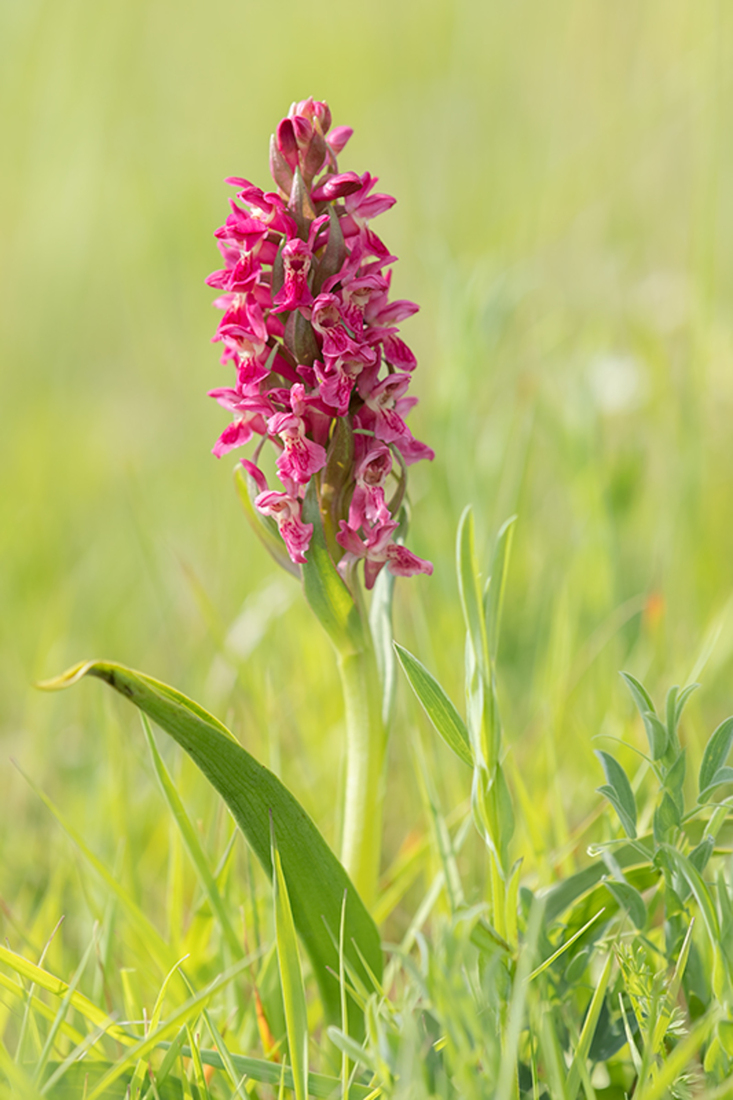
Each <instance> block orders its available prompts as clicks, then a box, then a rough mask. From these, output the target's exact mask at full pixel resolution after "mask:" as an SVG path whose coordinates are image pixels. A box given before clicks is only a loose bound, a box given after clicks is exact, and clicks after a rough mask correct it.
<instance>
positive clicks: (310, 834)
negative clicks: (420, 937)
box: [39, 661, 382, 1021]
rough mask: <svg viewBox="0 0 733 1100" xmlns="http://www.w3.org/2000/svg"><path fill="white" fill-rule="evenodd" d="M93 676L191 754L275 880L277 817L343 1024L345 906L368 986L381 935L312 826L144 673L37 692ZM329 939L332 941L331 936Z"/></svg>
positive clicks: (208, 721) (274, 784) (116, 669)
mask: <svg viewBox="0 0 733 1100" xmlns="http://www.w3.org/2000/svg"><path fill="white" fill-rule="evenodd" d="M87 675H89V676H96V677H97V678H98V679H100V680H104V681H105V682H106V683H108V684H109V685H110V686H111V687H113V688H115V690H116V691H119V692H120V694H121V695H124V696H125V697H126V698H128V699H129V700H130V701H131V702H132V703H134V704H135V706H137V707H139V708H140V710H142V711H144V712H145V714H147V715H148V717H149V718H152V719H153V721H154V722H156V723H157V724H158V725H159V726H160V727H161V728H162V729H164V730H165V732H166V733H168V734H170V736H171V737H173V739H174V740H175V741H177V742H178V744H179V745H180V746H181V747H182V748H183V749H185V750H186V752H187V753H188V754H189V756H190V757H191V758H192V759H193V760H194V762H195V763H196V764H197V765H198V766H199V768H200V769H201V771H202V772H203V773H204V775H205V776H206V778H207V779H208V780H209V782H210V783H211V784H212V786H214V787H215V788H216V790H217V791H218V792H219V794H220V795H221V796H222V797H223V798H224V800H225V801H226V803H227V805H228V806H229V809H230V810H231V812H232V814H233V815H234V818H235V820H236V821H237V824H238V825H239V827H240V828H241V830H242V832H243V833H244V834H245V836H246V837H247V840H248V841H249V843H250V845H251V846H252V849H253V851H254V853H255V855H256V856H257V858H258V859H259V861H260V863H261V864H262V866H263V868H264V869H265V872H266V873H267V875H268V877H270V876H271V875H272V872H273V868H272V859H271V854H270V822H269V814H270V812H272V816H273V819H274V821H275V826H276V828H277V831H278V847H279V851H280V857H281V859H282V869H283V874H284V876H285V881H286V882H287V887H288V893H289V895H290V899H291V902H292V906H293V915H294V920H295V924H296V927H297V929H298V932H299V934H300V936H301V938H302V940H303V943H304V945H305V948H306V950H307V951H308V954H309V956H310V959H311V962H312V965H313V971H314V974H315V977H316V980H317V982H318V985H319V989H320V992H321V997H322V999H323V1005H324V1009H325V1012H326V1015H327V1017H328V1018H329V1019H333V1020H337V1021H338V1020H339V1019H340V1001H339V985H338V981H337V979H336V978H335V977H334V976H333V975H332V974H331V973H330V972H329V969H328V968H329V967H330V968H331V970H333V971H335V972H338V961H339V960H338V950H337V949H336V947H335V946H334V942H333V940H332V938H331V936H332V935H335V934H336V932H337V930H338V927H339V921H340V919H341V906H342V902H343V896H344V891H347V905H346V945H347V946H346V956H347V959H348V961H349V963H350V964H351V966H353V967H354V969H355V970H356V971H357V973H358V974H359V975H361V976H362V978H363V980H364V981H365V983H366V984H367V986H370V984H371V983H370V982H369V978H368V975H367V973H366V971H365V969H364V967H363V965H362V962H361V959H360V957H359V953H358V952H357V950H356V945H358V948H359V950H360V951H361V953H362V955H363V956H364V958H365V959H366V961H367V963H368V965H369V967H370V968H371V970H372V971H373V972H374V973H375V974H376V975H377V977H381V974H382V950H381V945H380V941H379V933H378V932H377V927H376V925H375V923H374V921H373V920H372V918H371V917H370V916H369V913H368V912H367V910H366V908H365V907H364V903H363V902H362V900H361V898H360V897H359V895H358V894H357V892H356V890H355V889H354V886H353V884H352V883H351V881H350V879H349V877H348V875H347V874H346V871H345V870H344V868H343V867H342V866H341V864H340V863H339V861H338V860H337V858H336V856H335V855H334V854H333V852H332V851H331V849H330V848H329V846H328V845H327V844H326V841H325V840H324V839H323V837H322V836H321V834H320V833H319V831H318V829H317V828H316V826H315V825H314V823H313V821H312V820H311V818H310V817H309V816H308V814H307V813H306V812H305V810H304V809H303V807H302V806H301V805H300V803H299V802H298V801H297V799H295V798H294V797H293V795H292V794H291V793H290V791H288V789H287V788H286V787H285V786H284V785H283V784H282V783H281V782H280V780H279V779H278V778H277V776H275V775H273V773H272V772H271V771H269V770H268V769H267V768H265V767H264V766H263V765H262V764H260V763H259V762H258V761H257V760H255V758H254V757H253V756H251V755H250V754H249V753H248V752H247V751H246V750H245V749H244V748H242V746H241V745H240V744H239V742H238V741H237V740H236V738H235V737H234V736H233V735H232V734H231V733H230V732H229V731H228V730H227V729H226V727H225V726H223V725H222V724H221V722H219V721H218V719H216V718H214V717H213V715H211V714H208V713H207V711H205V710H204V709H203V708H202V707H199V706H198V704H196V703H194V702H193V701H192V700H190V699H187V698H186V696H185V695H182V694H181V693H180V692H178V691H175V690H174V689H173V688H171V687H168V685H166V684H162V683H160V682H159V681H158V680H154V679H153V678H152V677H150V676H146V675H145V674H144V673H141V672H135V671H133V670H132V669H129V668H125V667H124V665H118V664H114V663H112V662H109V661H87V662H86V663H83V664H80V665H77V666H76V667H75V668H72V669H69V671H68V672H66V673H65V674H64V675H62V676H60V677H58V679H56V680H49V681H46V682H45V683H43V684H40V685H39V687H42V688H44V689H46V690H57V689H59V688H64V687H68V686H69V685H71V684H73V683H76V682H77V681H78V680H81V679H82V678H83V677H84V676H87ZM329 932H330V934H329Z"/></svg>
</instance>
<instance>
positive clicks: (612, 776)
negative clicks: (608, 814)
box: [596, 750, 636, 840]
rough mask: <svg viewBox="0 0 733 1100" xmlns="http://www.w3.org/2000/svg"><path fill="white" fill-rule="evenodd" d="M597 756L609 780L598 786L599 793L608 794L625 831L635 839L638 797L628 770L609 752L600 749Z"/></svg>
mask: <svg viewBox="0 0 733 1100" xmlns="http://www.w3.org/2000/svg"><path fill="white" fill-rule="evenodd" d="M596 756H597V757H598V759H599V760H600V762H601V764H602V765H603V770H604V772H605V773H606V779H607V780H608V786H603V787H599V788H598V790H599V793H600V794H603V795H605V796H606V798H607V799H608V801H609V802H610V803H611V805H612V806H613V808H614V810H615V811H616V813H617V814H618V816H619V818H620V819H621V824H622V825H623V827H624V832H625V833H626V834H627V835H628V836H630V837H631V838H632V840H633V839H634V838H635V837H636V799H635V798H634V792H633V791H632V789H631V784H630V783H629V780H628V778H627V776H626V772H625V771H624V769H623V768H622V767H621V765H620V764H619V762H618V760H614V758H613V757H612V756H610V755H609V754H608V753H607V752H602V751H600V750H598V751H597V752H596Z"/></svg>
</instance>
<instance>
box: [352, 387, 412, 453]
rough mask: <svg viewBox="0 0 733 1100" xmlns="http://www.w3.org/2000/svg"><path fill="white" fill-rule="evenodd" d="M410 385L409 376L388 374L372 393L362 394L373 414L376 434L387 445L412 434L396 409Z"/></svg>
mask: <svg viewBox="0 0 733 1100" xmlns="http://www.w3.org/2000/svg"><path fill="white" fill-rule="evenodd" d="M409 384H410V375H409V374H388V375H387V377H386V378H384V379H383V380H382V381H381V382H378V383H377V385H376V386H375V387H374V389H373V390H372V391H371V393H368V394H362V396H363V397H364V404H365V406H366V408H367V409H368V410H369V412H371V413H372V414H373V417H372V418H370V419H373V430H374V434H375V435H376V437H377V439H383V440H384V442H385V443H393V442H395V441H396V440H399V439H403V438H404V437H405V436H409V434H410V429H409V428H408V427H407V425H406V424H405V422H404V420H403V419H402V417H401V416H400V414H399V413H398V411H397V409H396V407H395V406H396V405H397V402H398V400H399V398H401V397H402V396H403V394H404V392H405V390H406V389H407V387H408V386H409Z"/></svg>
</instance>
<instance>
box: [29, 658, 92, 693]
mask: <svg viewBox="0 0 733 1100" xmlns="http://www.w3.org/2000/svg"><path fill="white" fill-rule="evenodd" d="M95 664H97V662H96V661H80V662H79V664H76V665H72V667H71V668H67V670H66V672H62V673H61V675H60V676H53V677H52V678H51V679H50V680H35V681H34V684H33V686H34V687H36V688H38V690H39V691H63V690H64V688H67V687H71V685H72V684H76V683H78V682H79V680H82V679H83V678H84V677H85V676H86V675H87V673H88V672H90V671H91V669H92V668H93V667H94V665H95Z"/></svg>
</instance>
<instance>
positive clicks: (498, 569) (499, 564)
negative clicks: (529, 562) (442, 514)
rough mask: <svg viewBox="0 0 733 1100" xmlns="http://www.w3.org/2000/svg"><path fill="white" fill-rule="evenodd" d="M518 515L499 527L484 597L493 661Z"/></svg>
mask: <svg viewBox="0 0 733 1100" xmlns="http://www.w3.org/2000/svg"><path fill="white" fill-rule="evenodd" d="M516 521H517V517H516V516H511V517H510V518H509V519H508V520H506V522H505V523H504V524H502V526H501V528H500V529H499V534H498V535H497V536H496V544H495V546H494V553H493V556H492V559H491V574H490V577H489V583H488V586H487V590H486V596H485V599H484V604H485V612H486V633H487V636H488V643H489V653H490V654H491V659H492V661H495V660H496V653H497V650H498V648H499V632H500V630H501V612H502V607H503V604H504V589H505V588H506V578H507V572H508V569H509V558H510V556H511V550H512V539H513V537H514V525H515V523H516Z"/></svg>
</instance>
